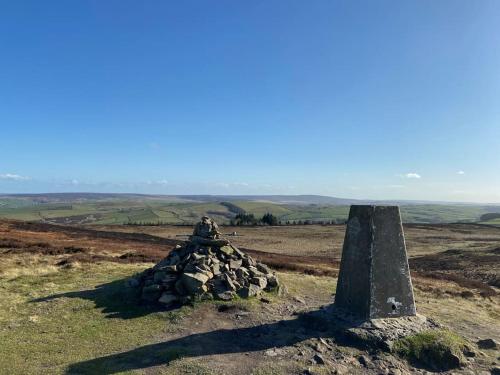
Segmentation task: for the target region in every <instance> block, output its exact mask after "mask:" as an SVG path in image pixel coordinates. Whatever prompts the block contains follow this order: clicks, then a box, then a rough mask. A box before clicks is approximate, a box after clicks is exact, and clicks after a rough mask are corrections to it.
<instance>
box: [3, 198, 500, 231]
mask: <svg viewBox="0 0 500 375" xmlns="http://www.w3.org/2000/svg"><path fill="white" fill-rule="evenodd" d="M238 210H243V211H245V212H247V213H251V214H254V215H255V216H256V217H262V215H264V214H266V213H272V214H273V215H275V216H277V217H278V220H279V221H280V222H282V223H283V224H287V223H288V224H302V223H311V222H313V223H318V222H335V223H342V222H344V221H345V220H346V219H347V215H348V212H349V206H348V205H332V204H284V203H275V202H270V201H244V200H234V201H231V204H230V205H228V204H224V202H217V201H207V202H201V201H190V202H188V201H172V199H161V198H140V197H133V198H130V197H129V198H120V197H114V198H102V197H101V198H95V199H74V200H71V199H67V201H64V200H61V199H59V200H58V201H56V202H54V201H50V200H43V199H40V198H38V199H33V198H29V197H26V198H12V197H5V198H2V197H0V217H3V218H8V219H17V220H24V221H42V222H50V223H58V224H77V225H82V224H97V225H121V224H140V225H144V224H153V223H159V224H192V223H194V222H196V221H197V220H198V219H199V218H200V216H202V215H209V216H211V217H213V218H214V219H215V220H216V221H217V222H219V223H229V222H230V220H231V218H234V216H235V215H236V213H237V212H238ZM498 210H499V208H498V207H487V206H475V205H441V204H419V205H416V204H415V205H402V206H401V212H402V215H403V220H404V221H405V222H408V223H453V222H478V221H479V220H480V217H481V216H482V215H484V214H486V213H490V212H498ZM484 223H486V224H491V225H500V219H495V220H490V221H487V222H484Z"/></svg>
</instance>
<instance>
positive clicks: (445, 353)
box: [393, 329, 467, 371]
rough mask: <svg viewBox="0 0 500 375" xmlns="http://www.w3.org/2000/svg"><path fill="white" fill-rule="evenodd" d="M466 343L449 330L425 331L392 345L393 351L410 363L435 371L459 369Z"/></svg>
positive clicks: (462, 361) (463, 359)
mask: <svg viewBox="0 0 500 375" xmlns="http://www.w3.org/2000/svg"><path fill="white" fill-rule="evenodd" d="M466 345H467V343H466V341H465V340H464V339H463V338H462V337H460V336H458V335H457V334H455V333H453V332H451V331H449V330H445V329H442V330H434V331H425V332H421V333H418V334H415V335H411V336H407V337H405V338H403V339H400V340H398V341H396V342H395V343H394V346H393V350H394V352H395V353H397V354H398V355H400V356H402V357H404V358H406V359H408V360H409V361H410V362H412V363H414V364H416V365H421V366H423V367H426V368H429V369H431V370H436V371H446V370H450V369H453V368H457V367H460V366H461V365H462V364H463V363H464V361H465V358H464V355H463V352H464V350H465V348H466Z"/></svg>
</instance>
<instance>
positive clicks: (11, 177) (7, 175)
mask: <svg viewBox="0 0 500 375" xmlns="http://www.w3.org/2000/svg"><path fill="white" fill-rule="evenodd" d="M0 179H1V180H9V181H26V180H31V177H27V176H21V175H18V174H13V173H4V174H0Z"/></svg>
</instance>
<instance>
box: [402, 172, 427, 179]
mask: <svg viewBox="0 0 500 375" xmlns="http://www.w3.org/2000/svg"><path fill="white" fill-rule="evenodd" d="M400 176H401V177H404V178H415V179H419V178H422V176H421V175H419V174H418V173H415V172H410V173H406V174H403V175H400Z"/></svg>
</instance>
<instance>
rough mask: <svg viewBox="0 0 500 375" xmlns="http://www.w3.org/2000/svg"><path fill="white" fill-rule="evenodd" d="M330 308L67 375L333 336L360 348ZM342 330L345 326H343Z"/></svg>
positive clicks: (118, 357)
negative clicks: (335, 320) (344, 332)
mask: <svg viewBox="0 0 500 375" xmlns="http://www.w3.org/2000/svg"><path fill="white" fill-rule="evenodd" d="M332 314H333V306H328V307H326V308H324V309H320V310H315V311H311V312H306V313H302V314H299V315H297V317H296V318H295V319H292V320H281V321H278V322H274V323H269V324H263V325H258V326H254V327H247V328H236V329H220V330H215V331H212V332H206V333H198V334H192V335H189V336H185V337H181V338H177V339H173V340H170V341H165V342H161V343H157V344H151V345H145V346H142V347H139V348H136V349H133V350H130V351H127V352H123V353H118V354H112V355H108V356H105V357H101V358H96V359H92V360H88V361H83V362H79V363H75V364H72V365H70V366H69V368H68V370H67V372H66V373H67V374H115V373H119V372H123V371H130V370H140V369H145V368H149V367H152V366H159V365H168V364H169V363H170V362H171V361H172V360H175V359H178V358H186V357H200V356H207V355H215V354H230V353H245V352H255V351H261V350H267V349H271V348H281V347H287V346H292V345H294V344H296V343H299V342H301V341H304V340H307V339H310V338H315V337H332V338H334V339H335V341H336V342H339V343H342V344H344V345H350V346H356V347H363V344H362V343H358V342H354V341H352V339H351V338H349V337H345V336H344V335H343V334H342V331H343V330H341V329H338V328H339V327H335V324H332V321H331V319H330V318H329V317H330V316H331V315H332ZM343 328H344V329H345V326H344V327H343Z"/></svg>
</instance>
